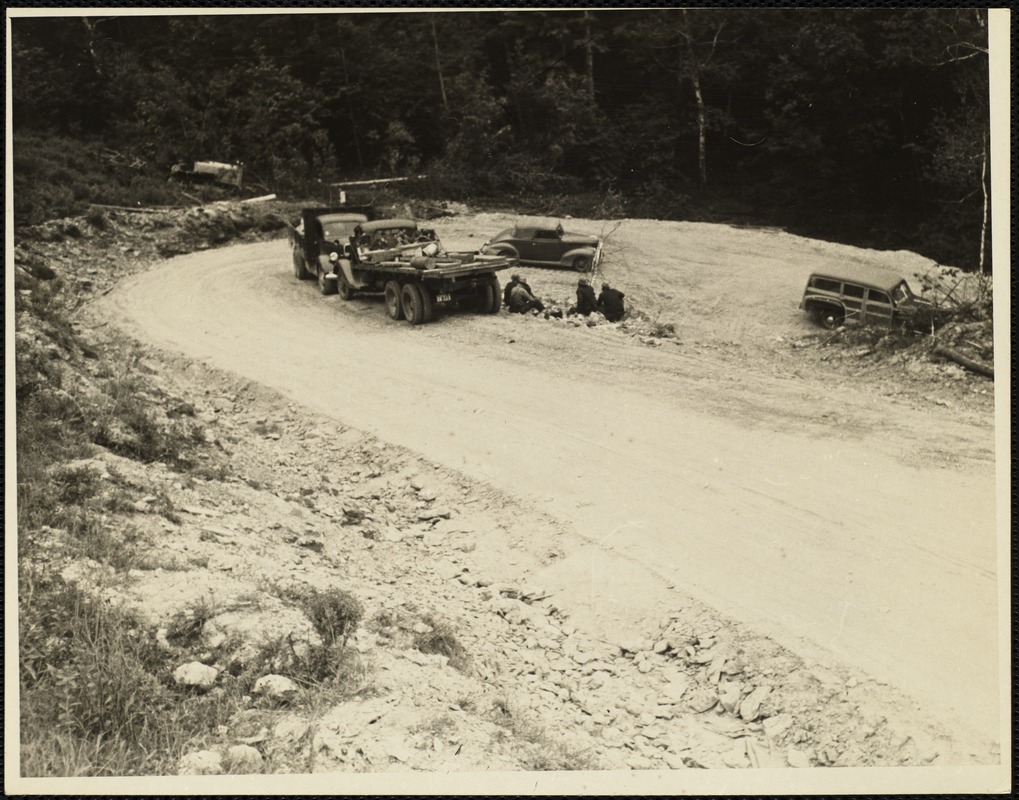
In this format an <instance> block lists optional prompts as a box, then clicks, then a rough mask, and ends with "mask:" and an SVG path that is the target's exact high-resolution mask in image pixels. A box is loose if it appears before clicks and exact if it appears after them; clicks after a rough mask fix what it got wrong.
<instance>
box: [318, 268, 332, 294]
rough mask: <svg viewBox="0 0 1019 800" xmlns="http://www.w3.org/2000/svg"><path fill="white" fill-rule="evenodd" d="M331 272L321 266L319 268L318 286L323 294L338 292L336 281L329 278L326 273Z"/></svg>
mask: <svg viewBox="0 0 1019 800" xmlns="http://www.w3.org/2000/svg"><path fill="white" fill-rule="evenodd" d="M328 274H329V273H327V272H325V271H323V269H322V268H321V267H319V269H318V288H319V291H320V292H322V294H336V281H335V280H329V279H327V278H326V275H328Z"/></svg>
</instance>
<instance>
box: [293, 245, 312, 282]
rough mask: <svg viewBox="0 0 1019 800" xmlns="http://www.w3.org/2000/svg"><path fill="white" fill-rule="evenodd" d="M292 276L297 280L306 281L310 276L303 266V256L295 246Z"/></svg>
mask: <svg viewBox="0 0 1019 800" xmlns="http://www.w3.org/2000/svg"><path fill="white" fill-rule="evenodd" d="M294 277H295V278H297V280H299V281H306V280H308V278H310V277H311V276H310V275H309V274H308V270H307V269H305V267H304V256H302V255H301V251H300V250H297V249H296V248H295V249H294Z"/></svg>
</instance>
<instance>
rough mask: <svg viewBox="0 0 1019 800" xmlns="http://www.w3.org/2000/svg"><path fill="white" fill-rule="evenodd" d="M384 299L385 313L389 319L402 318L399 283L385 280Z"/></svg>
mask: <svg viewBox="0 0 1019 800" xmlns="http://www.w3.org/2000/svg"><path fill="white" fill-rule="evenodd" d="M383 295H384V297H385V300H386V313H387V314H389V318H390V319H403V303H402V302H401V301H400V284H399V283H397V282H396V281H387V282H386V288H385V290H384V291H383Z"/></svg>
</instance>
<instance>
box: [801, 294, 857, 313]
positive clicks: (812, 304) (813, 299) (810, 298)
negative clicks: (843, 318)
mask: <svg viewBox="0 0 1019 800" xmlns="http://www.w3.org/2000/svg"><path fill="white" fill-rule="evenodd" d="M819 306H832V307H833V308H838V309H841V310H842V313H843V314H845V315H847V316H848V315H849V309H847V308H846V306H845V304H844V303H843V302H842V301H841V300H837V299H836V298H834V297H826V296H825V295H817V294H808V295H806V296H805V297H804V298H803V300H802V301H801V302H800V308H801V309H803V310H804V311H806V312H808V313H809V312H811V311H813V310H814V309H815V308H818V307H819Z"/></svg>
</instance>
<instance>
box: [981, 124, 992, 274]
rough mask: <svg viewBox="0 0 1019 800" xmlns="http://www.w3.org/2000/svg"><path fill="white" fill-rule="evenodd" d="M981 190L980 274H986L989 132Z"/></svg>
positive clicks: (982, 164)
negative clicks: (982, 206) (982, 212)
mask: <svg viewBox="0 0 1019 800" xmlns="http://www.w3.org/2000/svg"><path fill="white" fill-rule="evenodd" d="M980 188H981V189H982V190H983V193H984V217H983V220H982V221H981V223H980V274H981V275H983V274H984V263H985V259H986V258H987V224H988V220H989V218H990V210H991V202H990V197H988V193H987V130H986V129H985V130H984V135H983V152H982V153H981V154H980Z"/></svg>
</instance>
